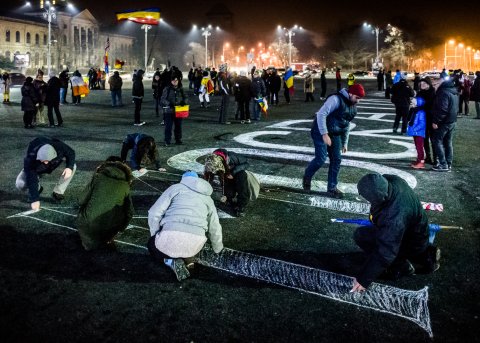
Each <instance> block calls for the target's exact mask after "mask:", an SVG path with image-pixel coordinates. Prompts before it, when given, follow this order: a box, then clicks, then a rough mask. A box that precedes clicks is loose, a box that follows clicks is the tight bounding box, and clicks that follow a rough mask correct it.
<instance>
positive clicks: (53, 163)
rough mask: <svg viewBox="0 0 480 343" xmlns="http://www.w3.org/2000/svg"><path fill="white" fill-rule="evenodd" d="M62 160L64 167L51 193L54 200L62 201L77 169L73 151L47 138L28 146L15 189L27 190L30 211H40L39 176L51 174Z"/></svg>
mask: <svg viewBox="0 0 480 343" xmlns="http://www.w3.org/2000/svg"><path fill="white" fill-rule="evenodd" d="M64 158H65V164H66V167H65V169H64V170H63V172H62V175H61V176H60V180H59V181H58V183H57V185H56V186H55V188H54V189H53V193H52V196H53V198H55V199H56V200H63V199H64V195H63V194H64V193H65V190H66V189H67V187H68V185H69V184H70V181H72V177H73V175H74V174H75V170H76V169H77V166H76V164H75V151H74V150H73V149H72V148H71V147H69V146H68V145H67V144H65V143H63V142H62V141H60V140H58V139H55V138H48V137H38V138H35V139H34V140H33V141H31V142H30V144H29V145H28V149H27V156H26V157H25V158H24V160H23V169H22V171H21V172H20V174H18V176H17V180H16V187H17V189H19V190H21V191H24V190H28V201H29V202H30V203H31V207H32V210H38V209H40V193H41V192H42V191H43V187H41V186H40V184H39V175H41V174H50V173H52V172H53V171H54V170H55V169H57V167H58V166H60V164H61V163H62V161H63V159H64Z"/></svg>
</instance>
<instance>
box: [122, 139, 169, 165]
mask: <svg viewBox="0 0 480 343" xmlns="http://www.w3.org/2000/svg"><path fill="white" fill-rule="evenodd" d="M130 149H132V153H131V154H130V167H131V168H132V170H138V171H139V172H140V173H142V174H143V173H145V172H146V171H147V170H146V166H148V165H150V164H155V168H156V169H158V170H159V171H166V169H165V168H160V161H159V157H158V149H157V144H156V143H155V139H154V138H153V137H151V136H148V135H145V134H143V133H131V134H129V135H127V136H126V137H125V139H124V140H123V144H122V151H121V153H120V158H121V160H122V161H126V160H127V154H128V150H130Z"/></svg>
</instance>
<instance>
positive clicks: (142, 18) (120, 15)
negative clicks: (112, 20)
mask: <svg viewBox="0 0 480 343" xmlns="http://www.w3.org/2000/svg"><path fill="white" fill-rule="evenodd" d="M116 15H117V20H118V21H120V20H130V21H133V22H134V23H138V24H147V25H158V23H159V22H160V9H159V8H157V7H154V8H145V9H143V10H128V11H124V12H117V13H116Z"/></svg>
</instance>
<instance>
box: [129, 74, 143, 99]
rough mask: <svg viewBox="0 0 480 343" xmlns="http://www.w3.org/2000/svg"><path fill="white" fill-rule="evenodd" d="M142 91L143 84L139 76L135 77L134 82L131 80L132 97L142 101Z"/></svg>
mask: <svg viewBox="0 0 480 343" xmlns="http://www.w3.org/2000/svg"><path fill="white" fill-rule="evenodd" d="M143 96H144V90H143V82H142V77H141V76H138V75H137V76H136V77H135V80H133V85H132V97H133V98H136V99H143Z"/></svg>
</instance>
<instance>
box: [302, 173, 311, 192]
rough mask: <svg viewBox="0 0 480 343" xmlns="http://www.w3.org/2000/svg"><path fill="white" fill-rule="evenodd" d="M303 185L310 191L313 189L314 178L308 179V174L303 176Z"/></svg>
mask: <svg viewBox="0 0 480 343" xmlns="http://www.w3.org/2000/svg"><path fill="white" fill-rule="evenodd" d="M302 187H303V190H305V191H308V192H310V190H311V189H312V180H311V179H307V177H306V176H303V180H302Z"/></svg>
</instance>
